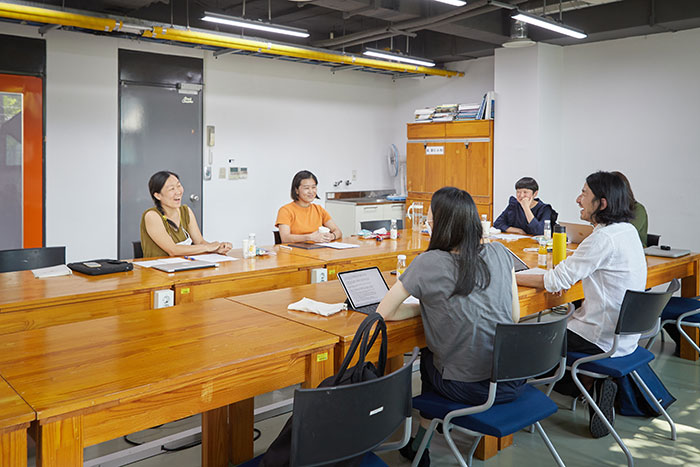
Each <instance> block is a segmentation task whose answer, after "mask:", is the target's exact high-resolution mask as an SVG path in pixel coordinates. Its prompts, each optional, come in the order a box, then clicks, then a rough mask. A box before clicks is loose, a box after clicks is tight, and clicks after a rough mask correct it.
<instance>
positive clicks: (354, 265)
mask: <svg viewBox="0 0 700 467" xmlns="http://www.w3.org/2000/svg"><path fill="white" fill-rule="evenodd" d="M399 235H400V236H399V238H398V239H396V240H391V239H388V240H382V241H381V242H377V241H376V240H375V239H367V240H365V239H363V238H361V237H356V236H353V237H343V238H342V239H340V242H342V243H350V244H353V245H358V248H348V249H345V250H336V249H333V248H318V249H314V250H304V249H301V248H291V249H285V248H282V247H280V246H275V250H276V251H277V252H279V253H280V254H285V253H286V254H288V255H292V256H301V257H306V258H313V259H315V260H318V261H320V262H322V263H323V264H324V265H325V267H326V269H328V280H333V279H335V278H336V277H337V274H338V273H339V272H342V271H349V270H352V269H361V268H366V267H370V266H377V267H378V268H379V270H380V271H391V270H394V269H396V257H397V256H398V255H406V264H408V263H410V262H411V261H412V260H413V258H415V257H416V256H418V255H419V254H420V253H422V252H423V251H425V250H426V249H427V248H428V243H430V237H428V235H424V234H421V233H417V232H416V233H413V231H411V230H401V231H399Z"/></svg>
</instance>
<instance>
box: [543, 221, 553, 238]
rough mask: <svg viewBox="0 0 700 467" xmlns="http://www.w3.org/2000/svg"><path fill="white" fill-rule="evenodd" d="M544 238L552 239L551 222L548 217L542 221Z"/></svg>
mask: <svg viewBox="0 0 700 467" xmlns="http://www.w3.org/2000/svg"><path fill="white" fill-rule="evenodd" d="M544 238H545V240H547V241H550V240H551V239H552V222H551V221H550V220H549V219H546V220H545V221H544Z"/></svg>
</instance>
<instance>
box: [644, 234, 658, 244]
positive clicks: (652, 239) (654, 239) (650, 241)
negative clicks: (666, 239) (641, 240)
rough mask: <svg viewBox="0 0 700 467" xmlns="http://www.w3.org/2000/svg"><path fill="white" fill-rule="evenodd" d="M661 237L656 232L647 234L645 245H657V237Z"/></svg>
mask: <svg viewBox="0 0 700 467" xmlns="http://www.w3.org/2000/svg"><path fill="white" fill-rule="evenodd" d="M660 238H661V235H656V234H651V233H648V234H647V246H657V245H658V244H659V239H660Z"/></svg>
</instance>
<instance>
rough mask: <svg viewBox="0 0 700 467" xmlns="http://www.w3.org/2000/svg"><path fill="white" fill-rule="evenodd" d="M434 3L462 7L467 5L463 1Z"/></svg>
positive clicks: (444, 0) (445, 0)
mask: <svg viewBox="0 0 700 467" xmlns="http://www.w3.org/2000/svg"><path fill="white" fill-rule="evenodd" d="M435 1H436V2H440V3H447V4H448V5H452V6H464V5H466V4H467V2H465V1H463V0H435Z"/></svg>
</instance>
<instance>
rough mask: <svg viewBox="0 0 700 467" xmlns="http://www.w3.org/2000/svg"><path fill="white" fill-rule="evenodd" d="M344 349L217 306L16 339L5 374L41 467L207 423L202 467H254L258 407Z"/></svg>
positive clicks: (7, 343) (314, 381)
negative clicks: (231, 465)
mask: <svg viewBox="0 0 700 467" xmlns="http://www.w3.org/2000/svg"><path fill="white" fill-rule="evenodd" d="M337 341H338V339H337V338H336V337H334V336H332V335H330V334H328V333H324V332H321V331H318V330H316V329H313V328H311V327H308V326H301V325H299V324H298V323H294V322H292V321H290V320H285V319H280V318H278V317H275V316H272V315H270V314H268V313H261V312H260V311H257V310H253V309H251V308H249V307H245V306H243V305H240V304H237V303H234V302H232V301H230V300H225V299H216V300H210V301H206V302H197V303H192V304H185V305H180V306H176V307H172V308H165V309H160V310H153V311H151V312H150V313H148V314H144V313H124V314H119V315H117V316H111V317H107V318H101V319H94V320H90V321H82V322H77V323H71V324H66V325H61V326H52V327H48V328H44V329H36V330H31V331H25V332H21V333H14V334H9V335H7V336H4V337H3V339H2V340H1V341H0V373H2V376H3V377H4V378H5V379H6V380H7V381H8V383H9V384H11V385H12V387H13V388H14V389H15V390H16V391H17V393H18V394H19V395H20V396H21V397H22V398H23V399H24V400H25V401H26V402H27V404H29V406H31V408H32V409H33V410H34V411H35V412H36V417H37V422H34V424H33V425H32V429H33V430H35V432H34V434H35V435H36V440H37V466H61V467H63V466H81V465H82V463H83V448H84V447H85V446H89V445H93V444H97V443H100V442H103V441H106V440H109V439H113V438H115V437H118V436H122V435H125V434H128V433H133V432H135V431H139V430H142V429H145V428H149V427H152V426H154V425H158V424H161V423H166V422H169V421H172V420H177V419H181V418H184V417H187V416H190V415H193V414H197V413H202V414H203V416H202V439H203V441H202V443H203V447H202V465H204V466H226V465H228V461H229V458H231V460H232V461H234V462H240V461H243V460H245V459H247V458H250V457H252V454H253V442H252V437H253V434H252V422H253V404H252V398H253V397H254V396H255V395H258V394H263V393H267V392H270V391H272V390H276V389H279V388H283V387H287V386H290V385H293V384H296V383H300V382H306V384H307V385H308V386H309V387H312V386H313V387H315V386H316V385H318V383H319V382H320V381H322V380H323V378H325V377H327V376H330V375H331V374H332V372H333V364H332V362H333V350H334V346H335V345H336V343H337ZM228 418H230V419H231V420H234V421H236V422H237V423H232V424H231V425H229V423H228V422H227V419H228ZM229 439H230V440H231V442H229ZM229 445H231V446H232V448H231V449H230V451H231V452H229Z"/></svg>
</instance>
